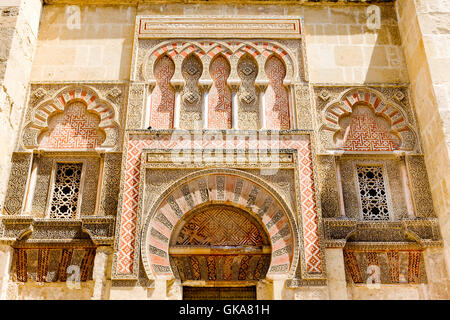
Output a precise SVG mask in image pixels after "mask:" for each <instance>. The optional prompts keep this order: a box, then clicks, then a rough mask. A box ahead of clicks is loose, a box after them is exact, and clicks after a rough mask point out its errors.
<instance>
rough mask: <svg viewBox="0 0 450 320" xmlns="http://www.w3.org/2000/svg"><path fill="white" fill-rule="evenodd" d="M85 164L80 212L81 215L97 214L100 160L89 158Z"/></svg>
mask: <svg viewBox="0 0 450 320" xmlns="http://www.w3.org/2000/svg"><path fill="white" fill-rule="evenodd" d="M85 165H86V168H85V170H84V174H85V177H84V186H83V194H82V202H81V211H80V214H81V216H90V215H93V214H95V206H96V202H97V189H98V179H99V176H98V175H99V165H100V160H99V159H98V158H89V159H87V161H86V162H85Z"/></svg>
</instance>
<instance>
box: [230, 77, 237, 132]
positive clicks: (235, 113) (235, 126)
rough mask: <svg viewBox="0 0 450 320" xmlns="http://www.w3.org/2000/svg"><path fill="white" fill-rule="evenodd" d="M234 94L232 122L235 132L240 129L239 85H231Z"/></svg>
mask: <svg viewBox="0 0 450 320" xmlns="http://www.w3.org/2000/svg"><path fill="white" fill-rule="evenodd" d="M230 87H231V90H232V91H231V92H232V104H231V111H232V112H231V120H232V128H233V129H234V130H238V129H239V96H238V91H239V85H236V84H235V85H231V86H230Z"/></svg>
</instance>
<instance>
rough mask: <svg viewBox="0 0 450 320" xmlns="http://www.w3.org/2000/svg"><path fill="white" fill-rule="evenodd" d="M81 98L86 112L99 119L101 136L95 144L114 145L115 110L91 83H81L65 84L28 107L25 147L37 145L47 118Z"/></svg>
mask: <svg viewBox="0 0 450 320" xmlns="http://www.w3.org/2000/svg"><path fill="white" fill-rule="evenodd" d="M76 102H81V103H82V104H83V105H84V106H85V108H86V113H87V114H95V115H96V116H98V118H99V119H100V121H99V123H98V129H99V130H100V131H101V132H102V133H103V134H104V136H105V139H104V140H103V142H102V143H101V145H100V146H99V147H101V148H114V147H117V141H118V137H119V124H118V110H117V108H116V107H115V106H114V105H113V104H111V103H110V102H109V101H107V100H105V99H103V98H101V97H100V95H99V94H98V93H97V92H96V91H95V90H94V89H93V88H91V87H89V86H85V85H77V86H69V87H66V88H63V89H62V90H60V91H59V92H57V93H56V94H55V95H54V96H53V97H52V98H51V99H48V100H46V101H43V102H41V103H40V104H38V105H37V106H36V107H35V108H34V109H33V110H32V111H31V116H30V121H28V122H27V123H26V125H25V127H24V132H23V135H22V143H23V145H24V147H25V148H28V149H35V148H40V145H39V141H38V139H39V136H41V134H43V133H45V132H46V131H48V130H49V121H50V120H51V119H52V118H53V117H55V116H57V115H59V114H64V113H65V112H66V110H67V108H68V107H70V106H71V105H73V104H74V103H76Z"/></svg>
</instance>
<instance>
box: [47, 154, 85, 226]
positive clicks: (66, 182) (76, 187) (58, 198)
mask: <svg viewBox="0 0 450 320" xmlns="http://www.w3.org/2000/svg"><path fill="white" fill-rule="evenodd" d="M82 167H83V164H82V163H57V164H56V177H55V185H54V188H53V194H52V199H51V203H50V218H56V219H73V218H75V216H76V213H77V208H78V199H79V193H80V185H81V169H82Z"/></svg>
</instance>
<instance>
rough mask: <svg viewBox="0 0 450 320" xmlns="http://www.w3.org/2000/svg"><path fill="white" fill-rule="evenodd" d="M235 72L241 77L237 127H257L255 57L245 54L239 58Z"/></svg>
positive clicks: (257, 106) (256, 69)
mask: <svg viewBox="0 0 450 320" xmlns="http://www.w3.org/2000/svg"><path fill="white" fill-rule="evenodd" d="M237 72H238V75H239V78H241V85H240V86H239V91H238V92H237V95H238V100H239V122H238V127H239V129H258V128H259V123H260V120H259V118H260V115H259V99H258V95H259V91H258V90H257V89H256V87H255V80H256V77H257V75H258V65H257V63H256V61H255V59H254V58H253V57H252V56H251V55H249V54H245V55H244V56H242V57H241V59H239V62H238V65H237Z"/></svg>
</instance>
